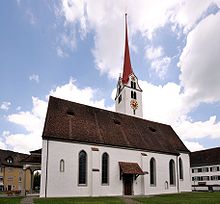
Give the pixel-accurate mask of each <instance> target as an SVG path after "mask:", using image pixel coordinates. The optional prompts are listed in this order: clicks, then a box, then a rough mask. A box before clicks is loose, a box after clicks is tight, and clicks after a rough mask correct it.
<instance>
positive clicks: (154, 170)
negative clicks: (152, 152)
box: [150, 158, 156, 185]
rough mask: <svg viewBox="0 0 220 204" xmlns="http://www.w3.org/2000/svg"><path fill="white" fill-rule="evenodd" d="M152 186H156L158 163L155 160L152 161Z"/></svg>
mask: <svg viewBox="0 0 220 204" xmlns="http://www.w3.org/2000/svg"><path fill="white" fill-rule="evenodd" d="M150 185H156V161H155V159H154V158H151V160H150Z"/></svg>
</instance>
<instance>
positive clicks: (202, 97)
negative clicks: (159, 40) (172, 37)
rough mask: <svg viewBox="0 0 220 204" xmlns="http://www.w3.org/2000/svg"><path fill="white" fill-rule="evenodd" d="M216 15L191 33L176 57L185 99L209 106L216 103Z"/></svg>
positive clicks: (218, 84) (219, 97)
mask: <svg viewBox="0 0 220 204" xmlns="http://www.w3.org/2000/svg"><path fill="white" fill-rule="evenodd" d="M219 24H220V12H219V13H217V14H216V15H210V16H208V17H207V18H205V19H204V20H203V21H201V22H200V23H199V24H198V25H197V27H196V28H195V29H194V30H192V31H191V32H190V33H189V35H188V37H187V43H186V46H185V48H184V49H183V52H182V54H181V56H180V61H179V66H180V70H181V75H180V80H181V83H182V86H183V87H184V89H185V93H186V95H188V100H189V101H193V102H194V103H196V102H197V103H199V102H201V101H203V102H206V103H210V102H215V101H219V100H220V92H219V87H220V80H219V79H220V72H219V65H220V58H219V50H220V38H219V33H220V27H219V26H216V25H219Z"/></svg>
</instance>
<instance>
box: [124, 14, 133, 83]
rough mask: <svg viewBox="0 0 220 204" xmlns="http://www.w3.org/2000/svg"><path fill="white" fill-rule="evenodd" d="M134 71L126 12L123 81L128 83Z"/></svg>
mask: <svg viewBox="0 0 220 204" xmlns="http://www.w3.org/2000/svg"><path fill="white" fill-rule="evenodd" d="M131 73H133V70H132V67H131V60H130V54H129V45H128V31H127V13H126V14H125V53H124V67H123V75H122V83H123V84H127V83H128V77H129V75H130V74H131Z"/></svg>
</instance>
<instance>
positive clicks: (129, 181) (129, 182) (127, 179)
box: [123, 174, 133, 195]
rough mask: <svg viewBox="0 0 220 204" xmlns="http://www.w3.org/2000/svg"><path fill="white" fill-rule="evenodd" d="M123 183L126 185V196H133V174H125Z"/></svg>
mask: <svg viewBox="0 0 220 204" xmlns="http://www.w3.org/2000/svg"><path fill="white" fill-rule="evenodd" d="M123 183H124V195H132V190H133V175H132V174H124V175H123Z"/></svg>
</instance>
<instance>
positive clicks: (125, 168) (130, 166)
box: [119, 162, 144, 175]
mask: <svg viewBox="0 0 220 204" xmlns="http://www.w3.org/2000/svg"><path fill="white" fill-rule="evenodd" d="M119 166H120V169H121V171H122V173H123V174H139V175H144V172H143V171H142V169H141V167H140V166H139V165H138V163H131V162H119Z"/></svg>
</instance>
